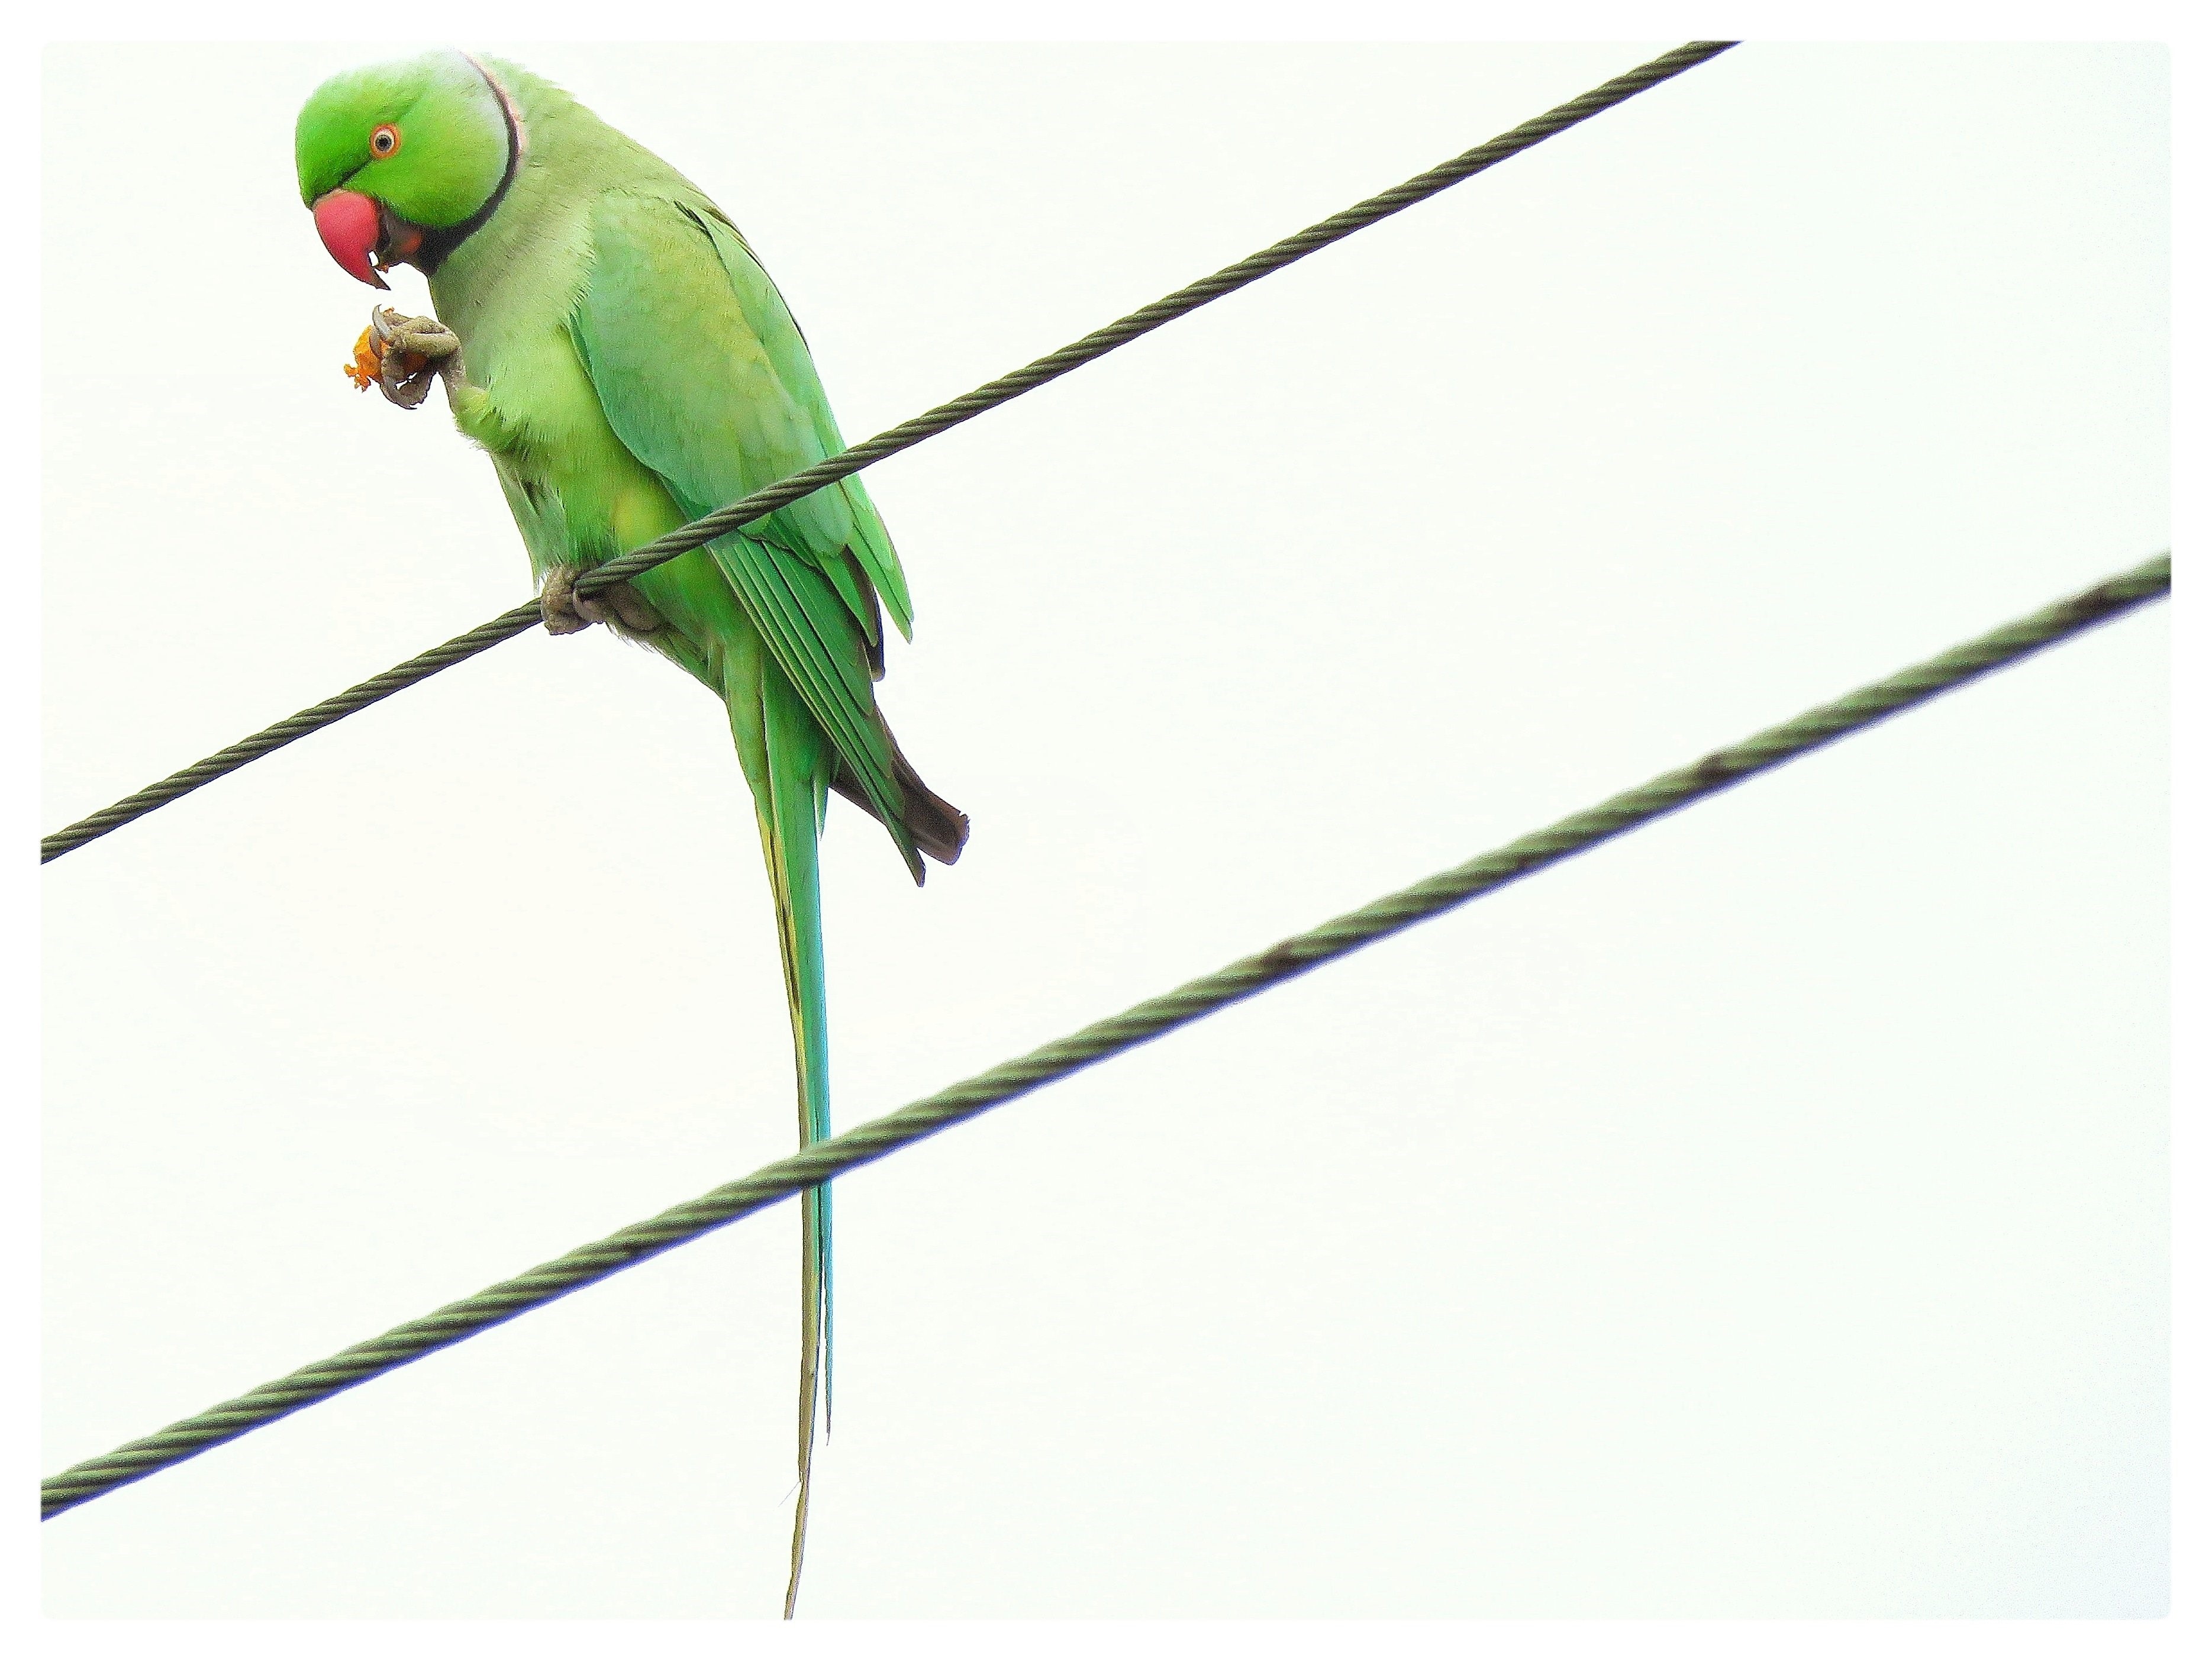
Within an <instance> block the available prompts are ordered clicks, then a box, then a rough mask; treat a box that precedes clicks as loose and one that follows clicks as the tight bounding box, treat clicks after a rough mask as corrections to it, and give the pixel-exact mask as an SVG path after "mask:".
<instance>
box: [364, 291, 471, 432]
mask: <svg viewBox="0 0 2212 1661" xmlns="http://www.w3.org/2000/svg"><path fill="white" fill-rule="evenodd" d="M364 344H366V345H367V346H368V351H369V354H370V356H371V357H372V358H373V359H374V362H375V363H376V385H377V387H378V389H379V390H380V391H381V392H383V394H384V395H385V397H386V398H387V399H390V400H391V401H392V403H394V404H397V405H398V406H399V407H400V408H401V409H403V410H412V409H415V408H416V407H417V406H419V405H421V404H422V400H423V399H426V398H428V397H429V396H430V382H431V381H432V380H434V379H435V378H436V377H438V376H440V375H444V374H452V373H454V372H457V371H458V370H459V368H460V350H461V341H460V337H459V336H458V335H456V334H455V333H454V332H453V331H452V330H451V329H449V328H447V326H445V325H444V324H442V323H441V322H439V321H438V319H436V318H435V317H402V316H400V314H399V313H397V312H395V311H393V310H392V309H391V308H390V307H385V306H372V307H369V311H368V339H367V341H366V342H364Z"/></svg>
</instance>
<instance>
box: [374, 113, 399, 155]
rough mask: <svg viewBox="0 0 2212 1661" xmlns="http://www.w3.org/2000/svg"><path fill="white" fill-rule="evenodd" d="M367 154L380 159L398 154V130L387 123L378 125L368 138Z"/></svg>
mask: <svg viewBox="0 0 2212 1661" xmlns="http://www.w3.org/2000/svg"><path fill="white" fill-rule="evenodd" d="M368 153H369V154H370V155H374V156H376V157H378V158H380V159H381V158H382V157H384V156H387V155H398V154H399V129H398V128H397V127H395V126H393V125H392V124H391V123H390V122H389V121H386V122H385V123H383V124H382V125H380V126H379V127H378V128H377V129H376V131H374V132H372V133H371V134H369V136H368Z"/></svg>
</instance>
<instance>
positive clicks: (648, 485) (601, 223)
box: [299, 54, 967, 1615]
mask: <svg viewBox="0 0 2212 1661" xmlns="http://www.w3.org/2000/svg"><path fill="white" fill-rule="evenodd" d="M487 90H489V91H490V92H491V93H492V94H494V96H493V97H492V98H490V99H487V98H485V97H484V94H485V92H486V91H487ZM495 122H496V123H498V125H497V126H495V125H493V124H494V123H495ZM380 123H386V124H390V125H392V127H393V128H394V129H395V130H396V131H397V132H398V134H399V135H400V136H401V138H402V140H403V141H404V142H402V143H399V144H398V148H397V149H396V151H395V152H394V153H393V154H392V155H390V156H389V157H388V159H387V158H386V157H385V156H384V155H382V154H381V153H380V152H378V151H375V150H372V149H367V148H365V147H366V146H368V143H369V135H370V133H371V131H373V130H374V128H375V127H376V126H377V125H378V124H380ZM418 132H420V133H422V134H425V135H435V142H434V139H433V137H423V138H422V139H421V140H420V141H418V139H417V134H418ZM494 140H497V141H498V142H499V143H501V144H502V145H504V146H505V148H504V149H500V150H499V151H498V154H499V155H501V156H503V157H505V158H506V159H507V167H506V168H505V170H504V173H503V177H504V179H505V182H504V183H503V184H502V185H501V186H497V187H496V188H495V187H493V186H489V185H488V184H486V183H484V182H483V181H484V180H485V179H488V178H489V160H490V157H491V155H492V154H493V152H492V150H491V149H489V146H490V145H491V143H493V141H494ZM380 142H381V141H380ZM299 151H300V173H301V193H302V196H303V198H306V199H307V201H308V202H309V203H310V204H314V203H317V202H319V200H320V199H321V198H324V197H325V196H326V195H328V194H331V193H332V192H337V191H346V192H359V193H361V194H362V195H366V196H368V197H369V198H372V199H373V200H374V202H376V203H377V204H378V205H379V210H380V214H381V215H382V216H383V217H382V219H381V220H380V225H381V226H382V228H383V229H384V231H385V233H386V236H387V239H388V242H389V246H388V247H387V248H386V252H387V253H389V252H390V249H391V248H392V247H404V240H405V237H406V236H407V235H408V234H411V233H415V232H421V233H422V252H421V253H420V254H418V255H414V256H411V257H414V258H415V259H416V263H418V264H422V265H425V266H426V268H428V270H429V271H430V292H431V295H432V298H433V299H434V301H435V303H436V307H437V311H438V316H439V318H440V319H441V321H442V322H443V323H444V324H445V325H446V326H447V327H448V328H450V329H451V330H452V331H453V332H454V333H455V334H456V335H458V336H459V341H460V361H461V364H462V368H461V372H460V374H459V376H457V377H454V378H453V379H449V380H448V383H447V385H448V392H449V394H450V397H451V401H452V403H453V415H454V418H455V420H456V422H457V423H458V424H459V426H460V428H461V429H462V430H463V431H464V432H465V433H466V434H467V435H468V436H469V437H470V438H471V439H473V440H474V441H476V442H477V443H478V444H479V445H481V446H482V447H483V448H484V450H485V451H486V452H487V453H489V455H490V457H491V460H492V464H493V466H494V467H495V470H496V471H497V472H498V475H499V480H500V484H501V488H502V489H503V490H504V491H505V492H506V495H507V502H508V505H509V506H510V507H511V508H513V513H514V518H515V522H516V524H517V525H518V526H520V529H521V532H522V537H523V540H524V542H525V543H526V545H527V546H528V548H529V551H530V556H531V560H532V566H533V568H534V569H535V570H536V572H537V574H538V576H539V577H540V578H541V579H542V578H543V577H544V575H546V574H547V573H548V572H550V571H552V570H554V569H556V568H560V567H573V566H589V565H592V564H594V563H599V562H600V561H603V560H605V559H607V558H609V557H612V556H614V555H616V554H618V553H622V552H625V551H628V550H629V549H632V548H635V547H637V546H639V545H641V544H643V543H645V542H647V541H650V540H651V539H653V538H654V537H656V536H659V535H660V534H661V533H662V532H666V531H668V530H671V529H673V528H674V527H675V526H678V525H679V524H682V523H684V521H685V520H691V519H696V518H697V517H699V516H700V515H701V514H705V513H707V512H708V511H710V510H712V509H714V508H719V507H721V506H724V505H725V504H726V503H728V502H733V501H735V500H737V499H738V497H740V496H744V495H746V494H748V493H749V492H750V491H753V490H757V489H759V488H760V487H762V486H763V485H765V484H771V483H773V482H774V481H775V480H777V479H780V478H784V477H787V475H789V474H791V473H793V472H798V471H799V469H801V468H803V467H805V466H807V465H811V463H813V462H816V461H818V460H820V459H822V458H823V457H824V456H826V455H829V454H832V453H836V451H838V450H840V449H842V447H843V440H842V437H841V436H840V435H839V434H838V430H837V425H836V420H835V418H834V417H832V416H831V414H830V411H829V401H828V399H826V398H825V397H824V395H823V390H822V386H821V383H820V380H818V378H817V375H816V373H815V369H814V365H813V361H812V358H811V356H810V355H809V353H808V351H807V348H806V344H805V340H804V339H803V338H801V336H800V334H799V330H798V327H797V326H796V325H795V324H793V321H792V318H791V313H790V312H789V311H788V310H787V308H786V307H785V305H784V302H783V298H782V296H781V295H780V294H778V293H777V291H776V289H775V284H774V283H771V282H770V281H769V277H768V274H767V272H766V271H763V269H762V268H761V265H760V264H759V262H758V261H757V259H755V258H754V257H753V254H752V252H751V250H750V248H749V247H748V246H746V244H745V241H744V238H743V237H742V236H740V235H739V234H738V230H737V228H735V227H734V226H733V225H732V223H731V222H729V221H728V220H727V219H726V218H725V217H724V216H723V215H722V213H721V211H720V210H719V209H718V208H716V207H715V205H714V204H713V203H712V202H710V201H709V200H708V198H706V197H705V196H704V195H703V194H702V192H700V191H698V190H697V189H696V187H695V186H692V185H691V184H690V182H689V181H687V180H686V179H684V178H683V176H682V175H680V174H679V173H677V172H676V171H675V170H674V169H673V168H671V167H669V166H667V164H666V163H665V162H663V161H660V160H659V158H658V157H656V156H654V155H652V154H651V153H650V152H648V151H647V150H645V149H642V148H641V146H639V145H637V144H635V143H632V142H631V141H630V140H629V139H628V138H626V137H623V135H622V134H620V133H618V132H617V131H614V130H613V129H612V128H611V127H609V126H607V125H605V124H604V123H603V122H601V121H600V120H599V119H598V118H596V117H595V116H593V115H592V113H590V112H589V111H588V110H586V109H585V108H583V107H582V106H580V105H579V104H577V103H576V102H575V101H574V100H573V99H571V98H569V97H568V95H567V94H565V93H563V92H562V91H560V90H559V89H558V88H555V87H553V86H551V85H550V84H548V83H547V82H544V81H541V80H539V79H538V78H537V77H536V76H532V75H530V74H528V73H527V72H526V71H524V70H520V69H518V68H515V67H514V66H513V65H510V64H501V63H498V62H495V61H482V62H479V61H478V60H474V59H470V58H464V57H462V56H461V55H459V54H438V55H435V56H434V57H432V58H425V59H421V60H416V62H414V63H410V64H394V65H389V66H384V67H380V68H378V69H374V70H362V71H356V73H355V74H353V75H351V76H340V77H338V78H337V79H336V80H334V81H332V82H330V83H327V84H326V85H325V87H324V88H322V89H321V90H319V92H318V93H317V94H316V95H315V97H314V99H313V100H311V101H310V103H309V105H308V106H307V109H306V110H305V111H304V112H303V113H302V114H301V122H300V132H299ZM441 153H442V155H443V157H444V158H447V160H446V161H445V162H444V165H441ZM459 174H465V175H466V176H467V177H468V178H471V179H477V181H478V182H477V184H476V185H475V186H472V187H465V186H461V185H458V184H457V183H456V175H459ZM457 196H458V197H459V198H462V199H461V200H460V201H459V202H456V200H455V199H454V198H456V197H457ZM487 208H488V209H489V212H488V213H486V211H485V210H486V209H487ZM320 222H321V221H320V217H319V218H318V223H319V224H320ZM326 240H328V239H327V237H326ZM334 252H335V250H334ZM394 257H401V258H405V257H410V255H408V254H407V253H405V252H401V253H399V254H398V255H397V256H394ZM634 586H635V589H636V590H637V592H638V593H641V595H642V596H643V597H644V598H645V599H646V600H647V601H648V602H650V604H651V605H652V606H653V609H654V610H655V611H658V612H659V616H660V618H662V619H663V620H664V622H663V626H661V627H660V628H658V629H655V630H651V631H650V632H647V633H644V634H642V635H635V636H634V637H636V638H641V639H642V640H643V641H644V642H646V643H647V644H648V645H650V646H652V647H653V648H655V649H656V650H659V651H660V652H661V653H663V654H665V655H666V656H667V657H669V658H670V659H671V660H673V661H674V662H676V663H678V665H680V666H682V667H683V668H684V670H685V671H686V672H689V673H690V674H691V675H692V676H694V677H695V678H697V679H698V680H700V681H701V682H702V683H703V684H705V685H706V686H707V687H708V689H709V690H710V691H713V692H714V694H715V695H716V696H717V697H719V698H720V700H721V701H722V703H723V705H724V707H725V709H726V710H727V712H728V715H729V721H730V731H731V734H732V738H733V739H735V741H736V745H737V751H738V761H739V763H740V764H741V765H742V766H743V768H744V774H745V778H746V782H748V784H750V787H751V789H752V794H753V801H754V806H755V811H756V814H757V818H758V821H759V831H760V837H761V844H762V848H763V851H764V853H765V855H766V857H767V861H768V869H769V881H770V885H771V887H772V889H773V891H774V895H775V915H776V928H777V934H778V939H779V944H780V948H781V954H782V960H783V970H784V983H785V989H786V992H787V995H788V999H789V1003H790V1009H791V1025H792V1033H793V1051H794V1056H795V1059H796V1066H797V1073H798V1082H799V1134H800V1138H801V1141H804V1142H811V1141H816V1140H817V1139H819V1138H821V1137H823V1136H826V1135H829V1047H828V1024H827V1023H828V1016H827V994H826V989H825V983H824V970H823V950H822V914H821V895H820V885H819V881H818V874H817V873H818V867H817V838H818V837H819V834H820V831H821V829H822V825H823V817H824V813H825V811H826V808H827V804H828V800H829V794H830V793H831V792H832V791H833V790H836V791H838V792H840V793H842V794H845V795H847V796H848V797H849V798H850V799H852V800H854V801H855V802H856V803H858V804H859V805H860V806H863V807H865V808H866V811H867V812H869V813H870V814H872V816H873V817H874V818H877V819H878V820H879V821H881V823H882V824H884V828H885V829H886V830H887V831H890V836H891V838H892V840H893V841H894V842H895V843H896V845H897V847H898V849H899V852H900V854H901V856H902V858H903V859H904V860H905V861H906V863H907V865H908V868H909V869H910V870H911V871H912V873H913V874H914V877H915V880H916V881H917V882H919V881H920V880H921V876H922V864H921V855H922V853H924V852H927V853H929V854H930V855H933V857H936V858H938V859H940V860H944V861H948V862H949V861H951V859H952V858H953V857H955V856H957V854H958V851H959V848H960V844H961V843H962V841H963V839H964V837H965V835H966V830H967V824H966V819H965V818H964V816H963V815H961V814H960V813H959V812H957V810H956V809H953V808H951V806H948V805H947V804H945V803H944V802H943V801H941V800H939V799H938V798H937V797H935V796H934V795H933V794H930V792H929V791H928V790H927V788H926V787H925V786H923V785H922V783H921V780H920V779H919V778H918V777H916V776H915V773H914V771H913V770H912V768H911V767H909V766H908V764H907V763H906V761H905V758H904V757H902V755H901V754H900V752H899V750H898V746H897V745H896V742H895V741H894V740H893V739H892V737H891V734H890V728H889V727H887V726H886V725H885V724H884V719H883V717H882V715H881V714H880V713H879V712H878V709H877V707H876V700H875V683H876V681H877V680H878V678H880V677H881V675H882V673H883V664H884V656H883V648H884V613H885V612H886V611H888V613H889V614H890V621H891V623H892V624H893V625H894V626H896V628H897V629H898V630H899V631H900V632H901V633H902V634H905V633H907V632H908V630H909V629H910V626H911V618H912V608H911V605H910V603H909V601H908V596H907V589H906V581H905V577H904V575H903V574H902V572H901V570H900V569H899V563H898V557H897V555H896V552H894V551H893V550H892V547H891V543H890V537H889V536H888V535H887V534H886V533H885V532H884V526H883V521H882V520H880V519H879V518H878V515H877V514H876V510H875V507H874V505H873V504H872V502H870V501H869V499H868V494H867V491H866V488H865V487H864V486H863V485H862V484H860V480H859V479H857V478H848V479H847V480H844V481H843V482H842V484H836V485H832V486H829V487H827V488H825V489H823V490H817V491H816V492H814V493H813V494H812V495H811V496H807V497H805V499H803V500H801V501H799V502H794V503H793V504H791V505H790V506H789V507H787V508H781V509H780V510H778V511H777V512H776V513H775V514H771V515H769V518H767V519H766V520H762V521H758V522H756V523H755V524H753V525H750V526H746V527H745V528H744V530H742V531H739V532H734V533H732V534H731V535H729V536H726V537H724V538H721V539H720V540H719V541H717V542H715V543H713V544H711V545H708V547H706V548H702V549H698V550H695V551H692V552H690V553H687V554H684V555H683V556H681V557H678V558H677V559H674V560H671V561H670V562H668V563H665V564H664V565H661V566H659V567H658V568H656V569H653V570H651V571H649V572H647V573H645V574H644V575H641V576H639V577H637V578H635V579H634ZM622 632H625V633H631V632H632V631H630V630H622ZM829 1209H830V1208H829V1190H828V1189H826V1188H825V1189H822V1190H820V1191H819V1192H818V1193H816V1194H812V1195H809V1196H805V1202H804V1226H805V1249H804V1257H803V1274H802V1299H801V1303H802V1308H801V1322H802V1326H801V1354H800V1407H799V1477H800V1483H799V1502H798V1511H797V1515H796V1517H795V1518H794V1524H793V1540H792V1562H791V1579H790V1586H789V1591H787V1597H786V1607H785V1612H786V1614H787V1615H788V1614H789V1613H790V1612H791V1607H792V1600H793V1598H794V1597H795V1596H796V1593H797V1589H798V1581H799V1565H800V1562H801V1559H802V1555H803V1552H804V1547H805V1526H806V1515H807V1506H808V1502H809V1499H810V1497H811V1469H812V1451H813V1445H814V1439H815V1416H816V1412H817V1403H819V1405H820V1407H821V1409H822V1411H823V1414H824V1415H825V1418H826V1414H827V1408H828V1365H829V1361H828V1358H829V1324H830V1251H829V1245H830V1226H829Z"/></svg>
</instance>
